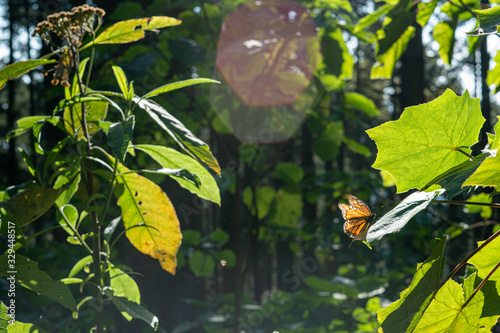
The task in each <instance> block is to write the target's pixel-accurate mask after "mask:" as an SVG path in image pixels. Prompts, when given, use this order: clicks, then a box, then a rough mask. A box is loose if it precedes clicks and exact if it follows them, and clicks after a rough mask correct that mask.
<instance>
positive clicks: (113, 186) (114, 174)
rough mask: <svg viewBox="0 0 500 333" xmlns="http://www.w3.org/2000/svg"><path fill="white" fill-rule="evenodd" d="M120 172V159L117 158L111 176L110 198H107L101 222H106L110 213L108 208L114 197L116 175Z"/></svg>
mask: <svg viewBox="0 0 500 333" xmlns="http://www.w3.org/2000/svg"><path fill="white" fill-rule="evenodd" d="M117 172H118V159H117V158H115V165H114V166H113V174H112V176H111V182H110V184H111V188H110V189H109V194H108V197H107V198H106V206H104V210H103V212H102V216H101V221H104V220H105V218H106V214H107V213H108V207H109V204H110V202H111V198H112V197H113V191H114V189H115V180H116V174H117Z"/></svg>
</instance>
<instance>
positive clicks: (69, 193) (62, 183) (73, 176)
mask: <svg viewBox="0 0 500 333" xmlns="http://www.w3.org/2000/svg"><path fill="white" fill-rule="evenodd" d="M80 179H81V174H80V173H79V172H78V170H77V171H74V172H69V173H64V174H61V175H59V177H57V179H56V181H55V182H54V188H55V189H56V190H57V189H59V188H61V187H64V188H65V190H64V191H63V192H62V193H61V194H60V195H59V196H58V197H57V200H56V202H55V204H56V205H57V206H59V207H62V206H64V205H66V204H67V203H69V202H70V201H71V198H73V195H74V194H75V193H76V191H77V190H78V186H79V185H80ZM70 181H71V184H68V183H69V182H70Z"/></svg>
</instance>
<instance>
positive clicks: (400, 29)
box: [377, 0, 416, 56]
mask: <svg viewBox="0 0 500 333" xmlns="http://www.w3.org/2000/svg"><path fill="white" fill-rule="evenodd" d="M412 2H413V1H412V0H401V1H399V2H398V3H397V5H396V6H394V8H392V10H391V11H390V12H389V14H388V18H387V19H386V20H385V21H386V22H388V23H387V24H385V25H384V27H383V30H380V31H378V32H377V35H378V39H379V42H378V48H377V56H379V55H382V54H384V53H386V52H388V51H389V50H390V49H391V48H393V47H394V45H395V44H397V43H398V41H399V40H401V38H402V36H403V35H404V34H406V32H407V31H408V28H409V27H410V25H411V24H412V22H413V21H414V19H415V16H416V12H415V11H414V10H412V9H411V6H412Z"/></svg>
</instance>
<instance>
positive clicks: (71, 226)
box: [57, 207, 92, 253]
mask: <svg viewBox="0 0 500 333" xmlns="http://www.w3.org/2000/svg"><path fill="white" fill-rule="evenodd" d="M57 208H58V209H59V212H60V213H61V216H62V217H63V219H64V221H65V222H66V225H67V226H68V227H69V228H70V229H71V230H72V231H73V232H74V233H75V236H76V238H78V240H79V241H80V243H81V244H82V245H83V247H85V249H87V251H88V252H89V253H92V249H90V247H89V246H88V245H87V243H85V241H84V240H83V238H82V236H81V235H80V233H79V232H78V230H76V229H75V227H74V226H73V225H72V224H71V223H70V222H69V221H68V218H67V217H66V215H64V212H63V210H62V208H60V207H57Z"/></svg>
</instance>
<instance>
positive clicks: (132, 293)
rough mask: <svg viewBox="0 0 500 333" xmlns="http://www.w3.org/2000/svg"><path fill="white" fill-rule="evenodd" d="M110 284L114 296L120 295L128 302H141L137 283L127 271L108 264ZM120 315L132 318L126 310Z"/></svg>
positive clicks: (128, 318)
mask: <svg viewBox="0 0 500 333" xmlns="http://www.w3.org/2000/svg"><path fill="white" fill-rule="evenodd" d="M109 278H110V286H111V288H113V290H114V296H120V297H124V298H126V299H128V300H129V301H130V302H134V303H137V304H141V293H140V291H139V287H138V286H137V283H135V281H134V279H132V278H131V277H130V276H129V275H128V274H127V273H125V272H124V271H122V270H121V269H120V268H118V267H116V266H114V265H113V264H110V268H109ZM122 315H123V316H124V317H125V318H126V319H127V320H128V321H131V320H132V316H130V315H129V314H128V313H127V312H122Z"/></svg>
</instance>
